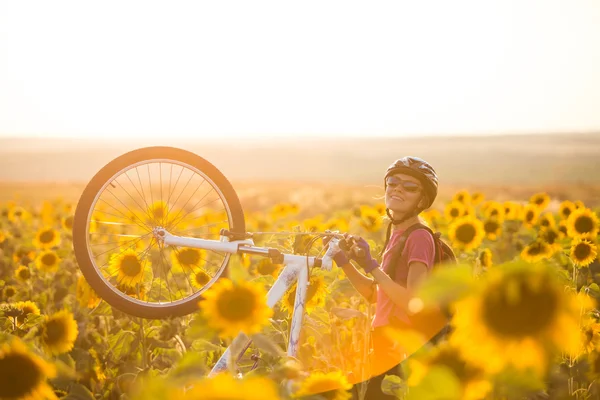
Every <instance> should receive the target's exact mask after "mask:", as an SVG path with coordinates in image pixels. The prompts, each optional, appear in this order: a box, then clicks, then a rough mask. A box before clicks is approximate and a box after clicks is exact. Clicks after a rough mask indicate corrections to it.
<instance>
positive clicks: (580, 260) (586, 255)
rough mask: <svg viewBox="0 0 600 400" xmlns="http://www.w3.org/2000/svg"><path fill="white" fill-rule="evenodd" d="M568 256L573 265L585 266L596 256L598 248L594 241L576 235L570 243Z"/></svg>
mask: <svg viewBox="0 0 600 400" xmlns="http://www.w3.org/2000/svg"><path fill="white" fill-rule="evenodd" d="M570 256H571V260H573V264H575V266H577V267H579V268H581V267H587V266H588V265H590V264H591V263H592V261H594V260H595V259H596V257H597V256H598V249H597V247H596V244H595V243H592V242H591V241H589V240H587V239H584V238H582V237H577V238H575V239H574V240H573V242H572V243H571V254H570Z"/></svg>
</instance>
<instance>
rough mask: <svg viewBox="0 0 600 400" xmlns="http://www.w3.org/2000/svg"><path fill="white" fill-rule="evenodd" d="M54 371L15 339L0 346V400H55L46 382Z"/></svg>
mask: <svg viewBox="0 0 600 400" xmlns="http://www.w3.org/2000/svg"><path fill="white" fill-rule="evenodd" d="M55 376H56V367H55V366H54V365H52V364H49V363H47V362H46V361H44V360H42V359H41V358H40V357H38V356H36V355H35V354H33V353H32V352H30V351H29V350H28V349H27V347H26V346H25V345H24V344H23V343H22V342H21V341H20V340H18V339H13V341H12V343H10V344H9V343H4V344H2V345H0V399H28V400H37V399H57V397H56V396H55V395H54V392H53V390H52V388H51V387H50V386H49V385H48V383H47V379H49V378H54V377H55Z"/></svg>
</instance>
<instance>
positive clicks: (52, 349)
mask: <svg viewBox="0 0 600 400" xmlns="http://www.w3.org/2000/svg"><path fill="white" fill-rule="evenodd" d="M78 333H79V329H78V328H77V322H76V321H75V319H74V318H73V314H71V313H70V312H69V311H67V310H61V311H58V312H57V313H54V314H52V315H50V316H46V317H45V319H44V322H43V323H42V325H41V340H42V345H43V346H44V348H45V349H46V351H47V352H48V353H49V354H52V355H57V354H62V353H66V352H68V351H71V350H72V349H73V345H74V343H75V340H76V339H77V334H78Z"/></svg>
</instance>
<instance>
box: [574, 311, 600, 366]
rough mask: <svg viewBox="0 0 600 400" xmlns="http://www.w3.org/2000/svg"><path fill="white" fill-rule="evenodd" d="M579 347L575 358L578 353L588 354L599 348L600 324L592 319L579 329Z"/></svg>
mask: <svg viewBox="0 0 600 400" xmlns="http://www.w3.org/2000/svg"><path fill="white" fill-rule="evenodd" d="M581 336H582V338H581V347H580V348H579V349H578V350H579V351H578V352H576V353H574V354H573V355H574V356H575V357H577V356H579V353H581V352H583V353H590V352H592V351H594V349H596V348H598V346H600V323H598V321H596V320H594V319H587V320H585V322H584V323H583V324H582V327H581Z"/></svg>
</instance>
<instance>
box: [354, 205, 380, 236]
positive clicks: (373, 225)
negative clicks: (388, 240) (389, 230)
mask: <svg viewBox="0 0 600 400" xmlns="http://www.w3.org/2000/svg"><path fill="white" fill-rule="evenodd" d="M359 224H360V226H362V227H363V228H364V229H365V230H366V231H367V232H377V231H379V230H380V229H381V226H382V225H383V219H382V218H381V214H380V213H379V211H377V210H375V209H374V208H372V207H366V206H361V213H360V220H359Z"/></svg>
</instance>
